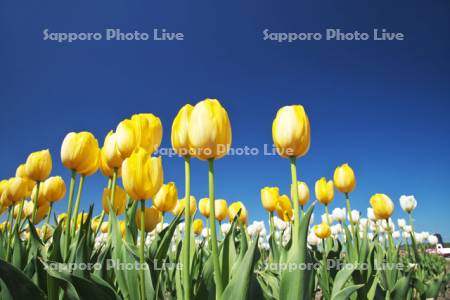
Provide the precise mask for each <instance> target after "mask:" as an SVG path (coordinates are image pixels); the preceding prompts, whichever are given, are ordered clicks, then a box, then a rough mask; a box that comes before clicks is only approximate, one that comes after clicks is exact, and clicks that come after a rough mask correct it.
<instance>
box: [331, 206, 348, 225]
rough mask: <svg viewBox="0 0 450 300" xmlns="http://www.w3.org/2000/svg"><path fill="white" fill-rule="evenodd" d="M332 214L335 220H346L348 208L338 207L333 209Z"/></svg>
mask: <svg viewBox="0 0 450 300" xmlns="http://www.w3.org/2000/svg"><path fill="white" fill-rule="evenodd" d="M331 215H332V217H333V219H334V220H336V221H338V222H344V221H345V217H346V215H347V210H346V209H345V208H339V207H336V208H335V209H333V212H332V213H331Z"/></svg>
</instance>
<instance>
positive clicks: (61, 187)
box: [39, 176, 66, 202]
mask: <svg viewBox="0 0 450 300" xmlns="http://www.w3.org/2000/svg"><path fill="white" fill-rule="evenodd" d="M42 191H43V193H44V198H45V199H46V200H47V201H49V202H56V201H59V200H61V199H62V198H64V196H65V195H66V184H65V183H64V180H63V179H62V178H61V176H53V177H49V178H48V179H47V180H46V181H45V182H44V185H43V187H42ZM39 194H40V193H39Z"/></svg>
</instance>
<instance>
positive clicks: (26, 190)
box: [6, 177, 31, 203]
mask: <svg viewBox="0 0 450 300" xmlns="http://www.w3.org/2000/svg"><path fill="white" fill-rule="evenodd" d="M6 193H7V194H6V196H7V197H8V199H9V200H10V201H12V202H13V203H16V202H19V201H21V200H23V199H25V198H27V197H29V196H30V195H31V190H30V185H29V181H28V180H26V179H23V178H20V177H13V178H10V179H9V180H8V189H7V191H6Z"/></svg>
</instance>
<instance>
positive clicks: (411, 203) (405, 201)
mask: <svg viewBox="0 0 450 300" xmlns="http://www.w3.org/2000/svg"><path fill="white" fill-rule="evenodd" d="M416 206H417V201H416V198H415V197H414V196H412V195H411V196H406V195H402V196H400V207H401V208H402V209H403V210H404V211H405V212H406V213H408V214H409V213H411V212H412V211H413V210H414V209H415V208H416Z"/></svg>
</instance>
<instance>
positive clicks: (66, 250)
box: [64, 170, 77, 262]
mask: <svg viewBox="0 0 450 300" xmlns="http://www.w3.org/2000/svg"><path fill="white" fill-rule="evenodd" d="M76 176H77V173H76V172H75V170H72V176H71V178H70V188H69V203H68V206H67V218H66V232H65V235H66V239H65V241H64V255H65V261H66V262H67V261H68V260H69V247H70V220H71V218H72V202H73V194H74V191H75V179H76Z"/></svg>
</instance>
